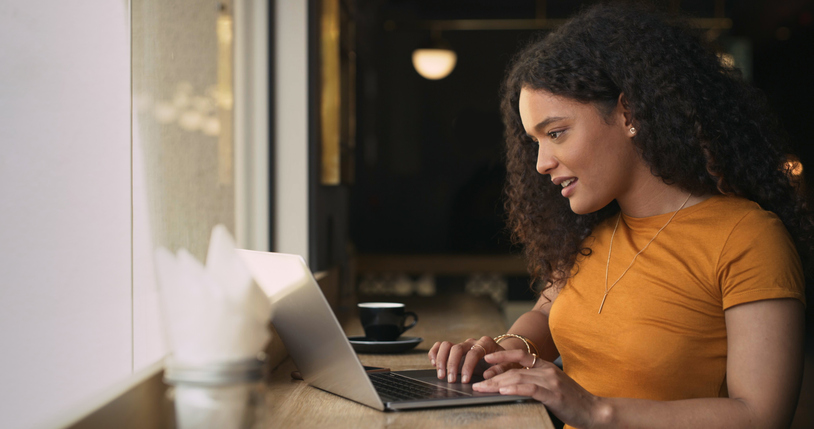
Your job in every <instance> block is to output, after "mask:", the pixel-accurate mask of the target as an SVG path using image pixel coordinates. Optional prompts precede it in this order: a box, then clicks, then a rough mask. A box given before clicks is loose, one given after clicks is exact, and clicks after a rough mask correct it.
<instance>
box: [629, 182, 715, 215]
mask: <svg viewBox="0 0 814 429" xmlns="http://www.w3.org/2000/svg"><path fill="white" fill-rule="evenodd" d="M650 177H651V178H652V179H649V180H641V181H638V182H637V183H638V186H636V187H635V188H632V189H630V190H629V191H628V192H627V193H626V194H625V195H622V196H620V197H619V198H617V199H616V201H617V202H618V203H619V207H621V208H622V212H623V213H624V214H626V215H628V216H631V217H650V216H657V215H660V214H664V213H671V212H674V211H676V210H678V209H679V207H681V204H682V203H683V202H684V201H685V200H686V201H687V203H686V204H685V205H684V208H686V207H690V206H693V205H695V204H698V203H700V202H702V201H704V200H706V199H708V198H709V197H711V196H712V195H710V194H704V195H692V196H690V193H689V192H688V191H685V190H684V189H681V188H680V187H678V186H676V185H668V184H666V183H664V182H663V181H662V180H661V178H658V177H656V176H652V175H651V176H650ZM687 197H689V200H688V199H687Z"/></svg>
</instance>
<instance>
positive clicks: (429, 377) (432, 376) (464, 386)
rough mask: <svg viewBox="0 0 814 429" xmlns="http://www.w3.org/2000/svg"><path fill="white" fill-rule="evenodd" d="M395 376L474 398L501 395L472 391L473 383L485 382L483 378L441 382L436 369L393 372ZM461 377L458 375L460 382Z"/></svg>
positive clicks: (476, 377) (475, 377)
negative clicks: (466, 381)
mask: <svg viewBox="0 0 814 429" xmlns="http://www.w3.org/2000/svg"><path fill="white" fill-rule="evenodd" d="M393 373H394V374H399V375H403V376H405V377H410V378H413V379H416V380H419V381H422V382H425V383H430V384H434V385H436V386H440V387H444V388H447V389H452V390H457V391H459V392H464V393H467V394H469V395H472V396H494V395H499V393H482V392H475V391H474V390H472V383H477V382H479V381H483V377H482V376H480V375H478V376H473V377H472V382H471V383H457V382H456V383H450V382H448V381H446V380H439V379H438V372H437V371H436V370H434V369H417V370H408V371H393ZM460 379H461V377H460V375H458V380H460Z"/></svg>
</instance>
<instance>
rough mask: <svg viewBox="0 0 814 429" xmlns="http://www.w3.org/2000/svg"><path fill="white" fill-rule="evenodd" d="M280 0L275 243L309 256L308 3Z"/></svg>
mask: <svg viewBox="0 0 814 429" xmlns="http://www.w3.org/2000/svg"><path fill="white" fill-rule="evenodd" d="M274 3H275V8H276V9H275V11H274V17H275V22H274V79H275V83H274V96H275V101H274V142H275V149H276V153H275V155H274V157H275V165H274V206H275V207H274V209H275V215H274V244H273V246H272V250H274V251H276V252H283V253H293V254H297V255H302V256H303V257H304V258H306V260H307V259H308V213H309V211H308V7H307V6H308V2H307V1H285V0H280V1H276V2H274Z"/></svg>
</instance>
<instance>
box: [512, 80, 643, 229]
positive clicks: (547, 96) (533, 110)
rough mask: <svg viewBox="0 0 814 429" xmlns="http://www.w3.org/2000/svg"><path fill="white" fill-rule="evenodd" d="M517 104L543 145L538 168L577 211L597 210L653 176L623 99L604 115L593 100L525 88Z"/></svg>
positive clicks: (528, 127) (529, 130)
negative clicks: (637, 147) (635, 143)
mask: <svg viewBox="0 0 814 429" xmlns="http://www.w3.org/2000/svg"><path fill="white" fill-rule="evenodd" d="M519 107H520V119H521V120H522V122H523V128H524V129H525V130H526V134H528V135H529V137H531V139H532V140H534V141H535V142H537V143H538V145H539V147H538V150H537V171H538V172H539V173H540V174H546V175H549V176H551V180H552V182H554V184H555V185H558V186H562V195H563V196H564V197H566V198H568V201H569V202H570V204H571V210H572V211H573V212H574V213H578V214H586V213H591V212H595V211H597V210H599V209H601V208H602V207H605V206H606V205H607V204H608V203H610V202H611V201H613V200H614V199H618V198H623V197H625V196H626V195H628V194H630V193H631V192H634V188H635V187H636V186H635V185H636V180H637V179H639V178H644V177H647V176H649V177H652V175H650V173H649V168H647V166H646V165H645V164H644V161H643V160H642V159H641V158H640V157H639V155H638V154H637V153H636V151H635V149H634V147H633V142H632V140H631V138H632V137H633V135H634V134H633V133H631V132H630V124H629V122H628V120H627V119H626V117H625V116H626V111H625V109H624V108H623V107H622V105H621V103H617V106H616V108H614V110H613V112H611V114H610V116H609V117H605V116H603V115H602V114H601V113H600V112H599V111H598V110H597V108H596V107H595V106H594V105H593V104H590V103H580V102H578V101H574V100H571V99H569V98H564V97H559V96H556V95H553V94H551V93H549V92H547V91H543V90H534V89H528V88H523V90H522V91H520V105H519ZM643 173H646V174H647V176H642V174H643Z"/></svg>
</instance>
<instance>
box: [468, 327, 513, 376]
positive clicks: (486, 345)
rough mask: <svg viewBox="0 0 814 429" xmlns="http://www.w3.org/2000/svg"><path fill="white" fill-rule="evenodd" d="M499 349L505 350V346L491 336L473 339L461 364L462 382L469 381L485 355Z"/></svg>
mask: <svg viewBox="0 0 814 429" xmlns="http://www.w3.org/2000/svg"><path fill="white" fill-rule="evenodd" d="M498 350H503V348H502V347H500V346H499V345H497V343H495V340H493V339H492V338H491V337H487V336H483V337H481V338H480V339H479V340H478V341H474V340H473V342H472V345H471V346H470V347H469V349H468V350H467V352H466V357H465V358H464V363H463V366H461V383H469V382H470V381H471V380H472V375H473V374H474V373H475V370H476V368H477V366H478V364H479V363H480V362H481V360H482V359H483V357H484V356H486V355H487V354H489V353H494V352H496V351H498Z"/></svg>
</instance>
